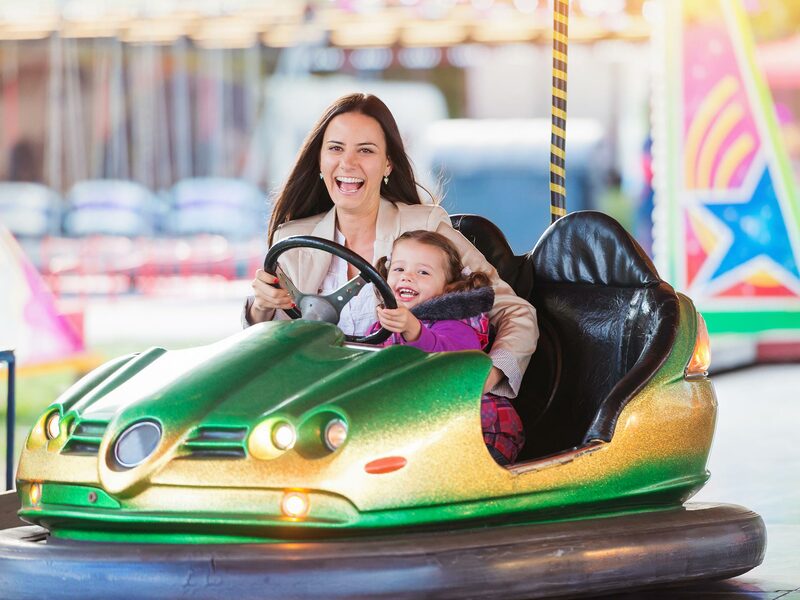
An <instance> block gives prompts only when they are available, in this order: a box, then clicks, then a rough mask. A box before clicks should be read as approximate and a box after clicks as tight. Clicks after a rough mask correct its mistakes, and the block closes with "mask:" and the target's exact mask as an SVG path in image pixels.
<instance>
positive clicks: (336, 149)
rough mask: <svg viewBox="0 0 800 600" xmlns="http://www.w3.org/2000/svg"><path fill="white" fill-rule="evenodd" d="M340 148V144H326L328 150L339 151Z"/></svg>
mask: <svg viewBox="0 0 800 600" xmlns="http://www.w3.org/2000/svg"><path fill="white" fill-rule="evenodd" d="M341 149H342V147H341V146H328V150H331V151H339V150H341Z"/></svg>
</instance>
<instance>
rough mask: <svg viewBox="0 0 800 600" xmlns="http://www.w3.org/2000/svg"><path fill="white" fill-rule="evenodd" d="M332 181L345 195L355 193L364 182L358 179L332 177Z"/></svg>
mask: <svg viewBox="0 0 800 600" xmlns="http://www.w3.org/2000/svg"><path fill="white" fill-rule="evenodd" d="M334 181H335V182H336V187H337V188H339V191H340V192H343V193H345V194H350V193H353V192H357V191H358V190H360V189H361V187H362V186H363V185H364V180H363V179H361V178H360V177H334Z"/></svg>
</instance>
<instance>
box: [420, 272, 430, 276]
mask: <svg viewBox="0 0 800 600" xmlns="http://www.w3.org/2000/svg"><path fill="white" fill-rule="evenodd" d="M419 274H420V275H429V273H428V272H427V271H420V272H419Z"/></svg>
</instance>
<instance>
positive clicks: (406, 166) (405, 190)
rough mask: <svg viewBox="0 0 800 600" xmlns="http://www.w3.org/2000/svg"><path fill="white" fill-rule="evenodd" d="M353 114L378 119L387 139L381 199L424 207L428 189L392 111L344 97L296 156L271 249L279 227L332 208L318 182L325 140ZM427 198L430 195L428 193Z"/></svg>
mask: <svg viewBox="0 0 800 600" xmlns="http://www.w3.org/2000/svg"><path fill="white" fill-rule="evenodd" d="M351 112H353V113H360V114H362V115H366V116H368V117H372V118H373V119H375V120H376V121H377V122H378V124H379V125H380V126H381V129H382V130H383V135H384V137H385V138H386V156H387V157H388V159H389V162H390V163H391V164H392V175H391V177H389V183H388V184H386V183H381V196H382V197H383V198H386V199H387V200H389V201H391V202H394V203H402V204H421V203H422V202H421V201H420V198H419V194H418V193H417V187H420V188H422V189H425V188H424V187H422V186H420V185H419V184H418V183H417V181H416V179H415V178H414V170H413V169H412V167H411V161H410V160H409V159H408V155H407V154H406V150H405V147H404V146H403V138H402V137H401V136H400V130H399V129H398V127H397V122H396V121H395V120H394V116H392V113H391V111H390V110H389V108H388V107H387V106H386V105H385V104H384V103H383V102H382V101H381V99H380V98H378V97H377V96H373V95H372V94H350V95H348V96H342V97H341V98H339V99H338V100H336V102H334V103H333V104H331V105H330V106H329V107H328V108H327V110H326V111H325V112H324V113H323V115H322V116H321V117H320V119H319V121H317V123H316V125H314V127H313V128H312V129H311V131H310V132H309V134H308V136H307V137H306V139H305V141H304V142H303V147H302V148H301V149H300V153H299V154H298V155H297V160H296V161H295V163H294V167H293V168H292V172H291V173H290V174H289V177H288V179H287V180H286V183H285V184H284V186H283V188H282V189H281V191H280V192H279V193H278V196H277V198H276V199H275V206H274V208H273V210H272V217H270V220H269V243H270V245H271V244H272V238H273V236H274V235H275V230H276V229H277V228H278V226H279V225H282V224H283V223H287V222H289V221H294V220H295V219H302V218H304V217H311V216H313V215H318V214H320V213H324V212H327V211H329V210H330V209H331V208H332V207H333V200H331V197H330V194H328V188H326V187H325V182H324V181H322V180H321V179H320V178H319V154H320V151H321V150H322V137H323V135H324V134H325V130H326V129H327V128H328V124H330V122H331V120H333V118H334V117H337V116H339V115H341V114H344V113H351ZM425 191H426V192H427V190H425ZM428 194H429V195H430V193H429V192H428ZM431 197H432V196H431Z"/></svg>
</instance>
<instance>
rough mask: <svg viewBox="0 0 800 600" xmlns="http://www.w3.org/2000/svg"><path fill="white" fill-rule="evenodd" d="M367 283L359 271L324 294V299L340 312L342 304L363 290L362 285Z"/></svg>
mask: <svg viewBox="0 0 800 600" xmlns="http://www.w3.org/2000/svg"><path fill="white" fill-rule="evenodd" d="M368 283H369V282H368V281H367V280H366V279H364V276H363V275H362V274H361V273H359V274H358V275H356V276H355V277H353V278H352V279H351V280H350V281H348V282H347V283H345V284H344V285H343V286H342V287H340V288H339V289H338V290H336V291H335V292H331V293H330V294H328V295H327V296H325V299H326V300H327V301H328V302H329V303H330V304H331V306H334V307H335V308H336V310H337V311H338V312H339V313H341V312H342V309H343V308H344V305H345V304H347V303H348V302H350V300H352V299H353V298H355V297H356V296H358V293H359V292H360V291H361V290H363V289H364V286H365V285H367V284H368Z"/></svg>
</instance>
